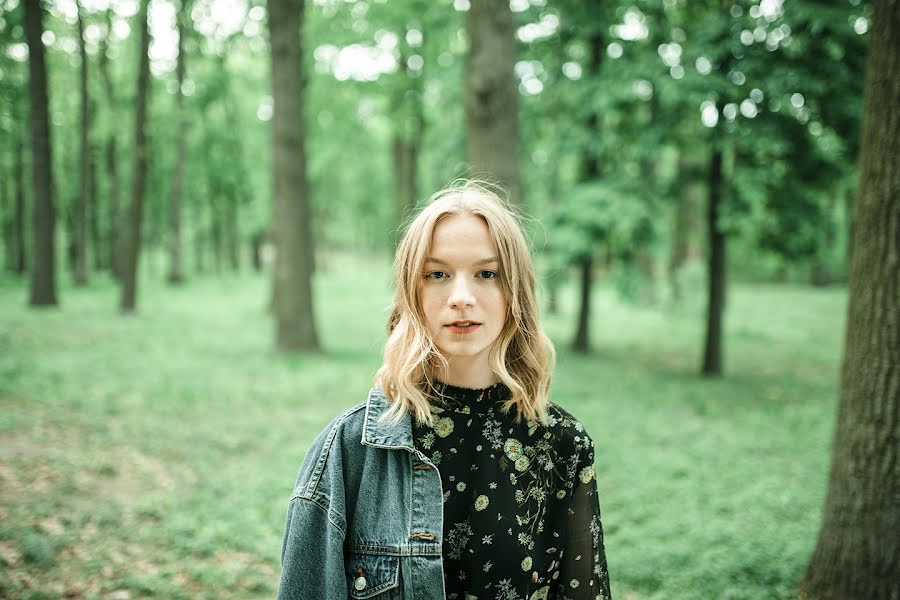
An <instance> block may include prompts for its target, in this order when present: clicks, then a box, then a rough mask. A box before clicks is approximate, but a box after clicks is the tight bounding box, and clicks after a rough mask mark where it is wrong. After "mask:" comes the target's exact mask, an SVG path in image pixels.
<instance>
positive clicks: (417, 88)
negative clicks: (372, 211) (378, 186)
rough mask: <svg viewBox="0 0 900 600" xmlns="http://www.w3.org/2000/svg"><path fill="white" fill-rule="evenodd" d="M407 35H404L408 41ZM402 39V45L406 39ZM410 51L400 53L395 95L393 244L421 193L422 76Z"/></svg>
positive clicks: (398, 237) (397, 242)
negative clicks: (413, 64)
mask: <svg viewBox="0 0 900 600" xmlns="http://www.w3.org/2000/svg"><path fill="white" fill-rule="evenodd" d="M406 37H407V36H406V35H404V36H403V38H404V40H405V38H406ZM404 40H401V47H403V48H406V47H407V46H406V42H405V41H404ZM410 54H411V52H410V51H409V50H407V51H404V52H403V53H401V55H400V62H401V70H400V73H399V77H401V78H402V80H401V83H400V85H399V86H398V87H397V90H396V92H395V94H394V99H393V104H394V106H393V112H394V139H393V141H392V157H393V165H394V196H395V201H396V203H397V228H396V235H395V236H394V246H395V247H396V246H397V245H398V244H399V243H400V239H401V236H402V234H403V225H404V224H405V223H406V221H407V219H408V218H409V217H410V215H412V213H413V211H414V209H415V207H416V200H417V198H416V196H417V194H418V190H417V186H416V182H417V179H418V170H419V147H420V144H421V142H422V129H423V116H422V84H421V82H422V79H423V73H422V72H421V71H413V70H412V69H410V67H409V64H408V58H409V55H410Z"/></svg>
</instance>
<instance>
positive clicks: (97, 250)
mask: <svg viewBox="0 0 900 600" xmlns="http://www.w3.org/2000/svg"><path fill="white" fill-rule="evenodd" d="M95 114H96V106H94V107H93V108H92V110H91V117H90V118H91V120H93V119H94V115H95ZM89 148H90V155H91V160H90V167H89V170H88V189H89V190H90V192H89V193H88V223H89V224H90V232H91V237H90V240H91V243H90V247H91V249H92V251H93V254H92V256H93V258H94V269H95V270H97V271H101V270H103V269H105V268H106V266H107V265H106V259H107V257H108V256H109V253H104V252H103V234H102V232H101V231H100V194H98V193H97V146H96V145H94V144H91V145H90V146H89Z"/></svg>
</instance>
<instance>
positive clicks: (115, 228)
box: [99, 9, 124, 280]
mask: <svg viewBox="0 0 900 600" xmlns="http://www.w3.org/2000/svg"><path fill="white" fill-rule="evenodd" d="M111 32H112V9H107V11H106V35H105V36H104V38H103V40H102V41H101V47H100V53H99V54H100V75H101V77H102V79H103V88H104V90H105V93H106V99H107V110H108V111H109V113H110V114H111V115H114V114H115V113H116V96H115V88H114V87H113V82H112V77H111V76H110V74H109V36H110V35H111ZM115 131H116V128H115V127H111V128H110V129H109V133H108V134H107V137H106V147H105V153H106V177H107V180H108V187H107V193H108V197H107V201H108V203H109V221H108V224H107V226H108V228H109V229H108V231H107V235H106V243H107V252H108V259H107V260H108V262H109V269H110V272H111V273H112V276H113V277H114V278H115V279H119V280H121V279H122V262H123V261H122V256H123V254H124V248H123V243H122V240H123V236H122V235H121V234H120V232H121V231H123V229H124V224H123V219H122V215H121V214H120V213H121V211H120V210H119V205H120V201H119V195H120V191H119V190H120V188H119V170H118V160H117V156H118V148H117V143H116V133H115Z"/></svg>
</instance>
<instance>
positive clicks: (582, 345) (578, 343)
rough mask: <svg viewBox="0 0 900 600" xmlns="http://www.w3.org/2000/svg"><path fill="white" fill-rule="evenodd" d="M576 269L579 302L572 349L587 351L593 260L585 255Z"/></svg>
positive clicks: (589, 342)
mask: <svg viewBox="0 0 900 600" xmlns="http://www.w3.org/2000/svg"><path fill="white" fill-rule="evenodd" d="M578 270H579V272H580V274H581V302H580V303H579V309H578V327H577V329H576V330H575V341H574V342H573V343H572V349H573V350H575V351H576V352H583V353H587V352H590V350H591V340H590V327H589V326H590V319H591V287H592V286H593V282H592V275H593V271H594V261H593V259H591V258H590V257H585V258H583V259H582V260H581V262H579V264H578Z"/></svg>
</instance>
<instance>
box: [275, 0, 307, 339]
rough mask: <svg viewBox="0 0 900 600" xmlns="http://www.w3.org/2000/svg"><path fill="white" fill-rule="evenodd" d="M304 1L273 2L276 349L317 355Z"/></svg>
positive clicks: (276, 0) (277, 0)
mask: <svg viewBox="0 0 900 600" xmlns="http://www.w3.org/2000/svg"><path fill="white" fill-rule="evenodd" d="M304 4H305V3H304V1H303V0H269V33H270V35H269V38H270V40H271V45H272V97H273V98H274V102H275V109H274V113H273V115H272V137H273V143H272V157H273V172H272V177H273V186H272V189H273V191H274V196H275V198H274V200H275V207H274V217H275V219H274V222H273V232H274V237H275V245H276V248H277V254H276V258H275V277H274V284H273V286H274V294H273V305H274V308H275V320H276V347H277V349H278V350H280V351H296V350H317V349H318V347H319V342H318V337H317V335H316V328H315V319H314V316H313V301H312V267H313V264H314V261H313V244H312V238H311V227H310V207H309V191H308V189H309V188H308V185H307V180H306V151H305V149H304V140H305V138H304V136H305V131H304V126H303V115H304V106H305V101H304V100H305V96H304V73H303V44H302V41H301V38H300V33H301V31H302V24H303V14H304Z"/></svg>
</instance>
